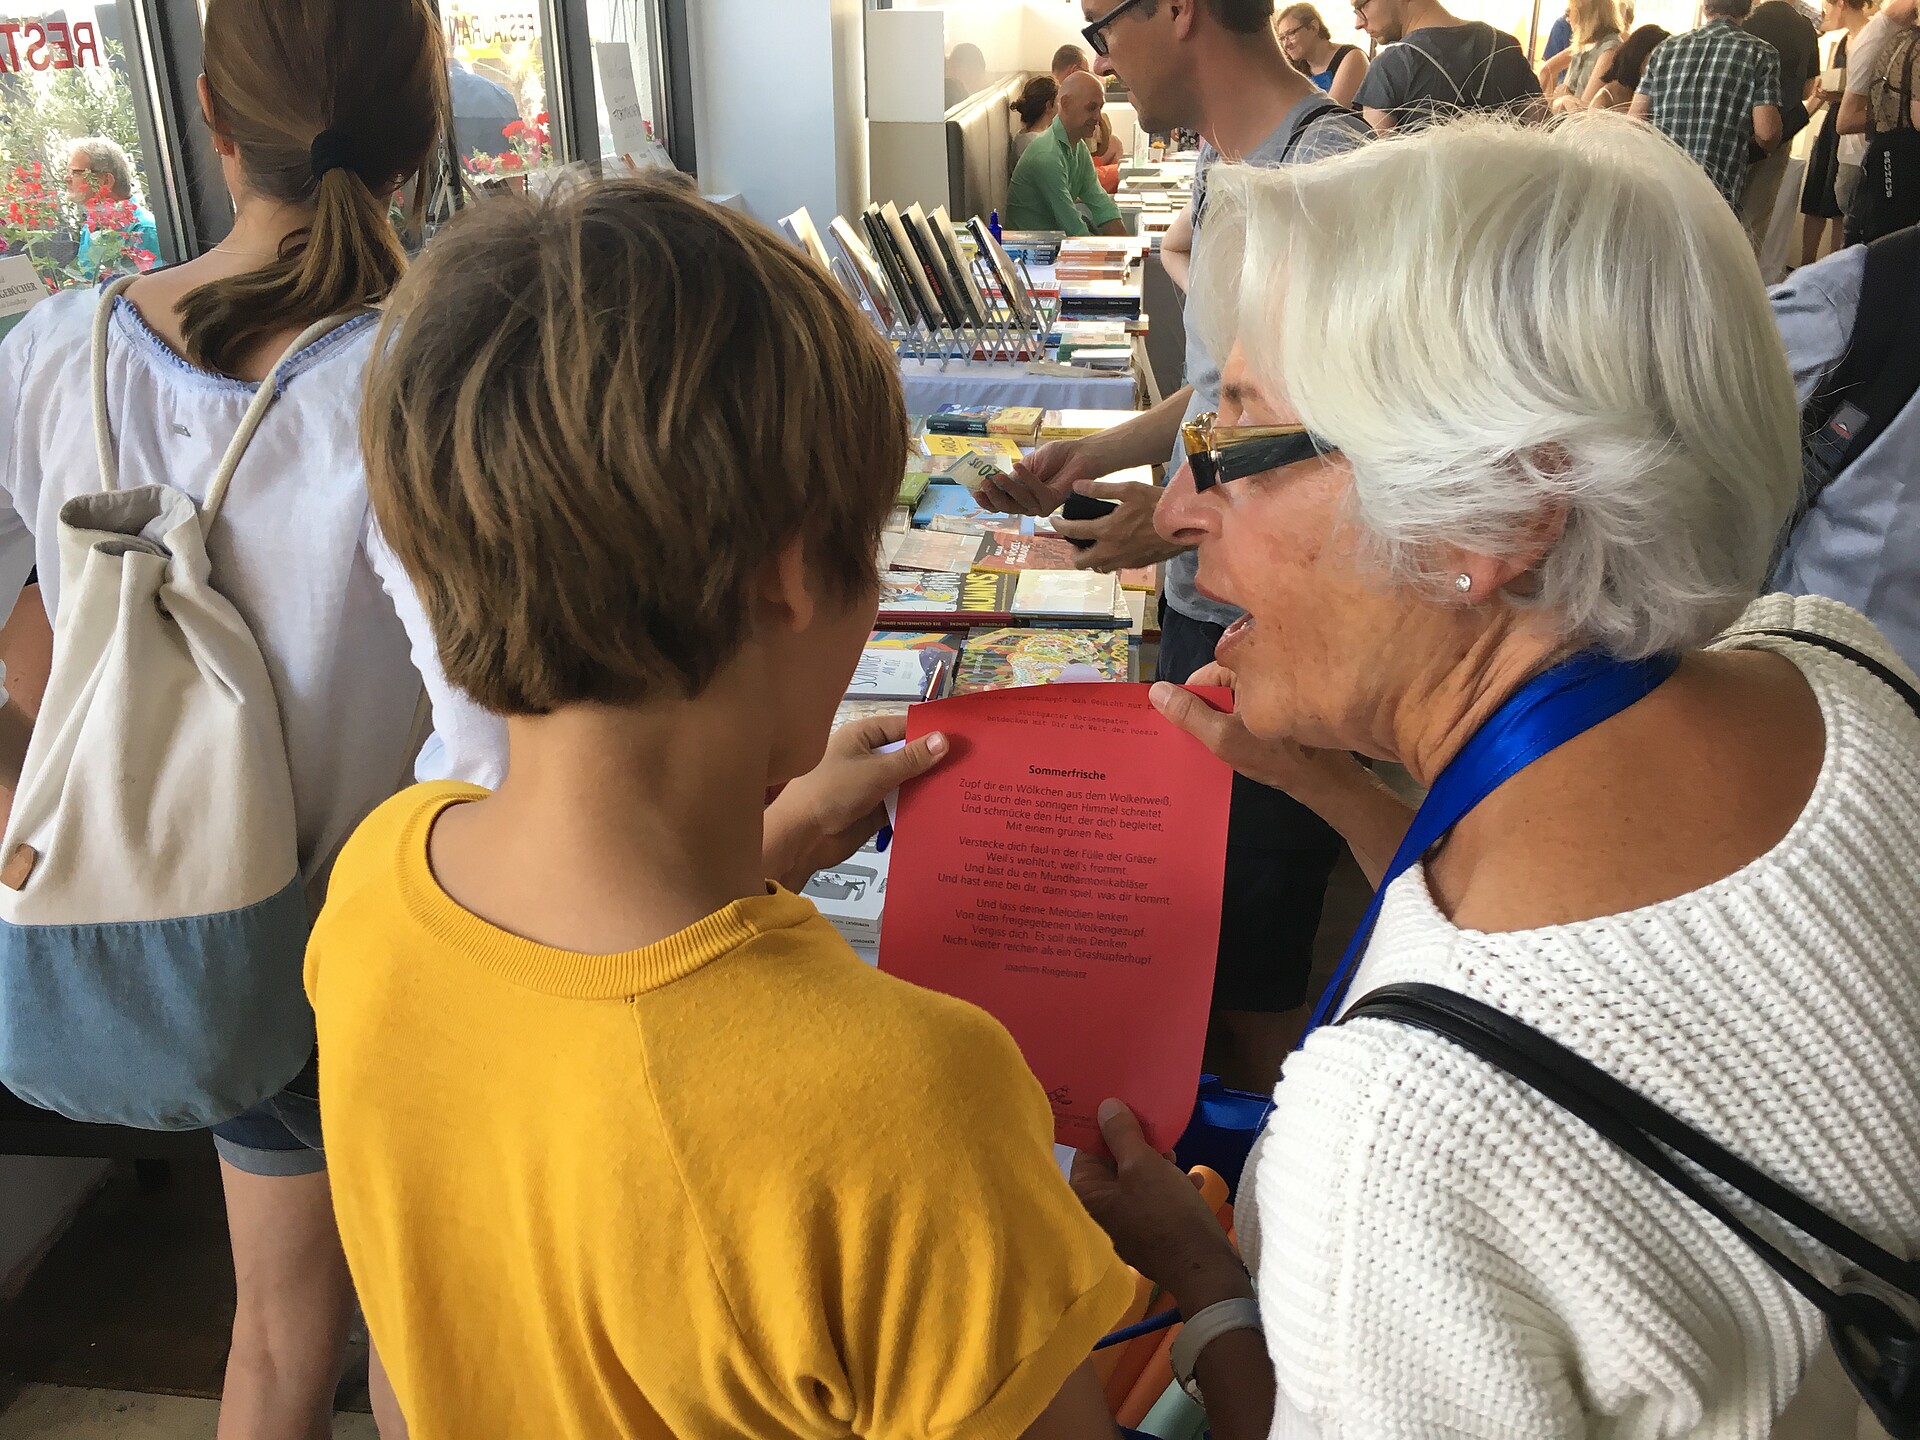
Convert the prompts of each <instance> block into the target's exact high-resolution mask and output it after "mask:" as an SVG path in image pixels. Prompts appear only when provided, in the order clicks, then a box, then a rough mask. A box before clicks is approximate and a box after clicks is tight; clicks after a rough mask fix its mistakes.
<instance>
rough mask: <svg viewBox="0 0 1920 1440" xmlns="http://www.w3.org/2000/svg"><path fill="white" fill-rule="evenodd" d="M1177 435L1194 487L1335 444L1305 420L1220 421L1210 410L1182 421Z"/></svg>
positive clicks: (1304, 457)
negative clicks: (1279, 422)
mask: <svg viewBox="0 0 1920 1440" xmlns="http://www.w3.org/2000/svg"><path fill="white" fill-rule="evenodd" d="M1180 440H1181V443H1182V444H1183V445H1184V446H1185V447H1186V451H1187V468H1188V469H1189V470H1191V471H1192V472H1193V488H1194V489H1195V490H1196V491H1198V490H1211V489H1212V488H1213V487H1214V486H1216V485H1224V484H1226V483H1227V482H1228V481H1229V480H1244V479H1245V478H1246V477H1247V476H1249V475H1259V474H1261V473H1263V472H1265V471H1268V470H1278V469H1279V468H1280V467H1281V466H1283V465H1297V464H1299V463H1300V462H1301V461H1302V460H1311V459H1313V457H1314V456H1316V455H1329V454H1332V453H1334V452H1335V451H1336V450H1337V449H1338V448H1339V447H1338V446H1335V445H1332V444H1329V443H1328V442H1327V441H1325V440H1322V439H1321V438H1320V437H1319V436H1317V435H1315V434H1314V433H1313V432H1312V431H1310V430H1308V429H1307V427H1306V426H1304V425H1222V424H1219V423H1218V421H1217V418H1216V417H1215V415H1214V413H1213V412H1212V411H1211V410H1209V411H1208V412H1207V413H1206V414H1204V415H1196V416H1195V417H1194V418H1193V419H1191V420H1189V421H1188V422H1187V423H1186V424H1184V425H1182V426H1181V427H1180Z"/></svg>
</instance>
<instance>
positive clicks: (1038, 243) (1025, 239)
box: [1000, 230, 1067, 265]
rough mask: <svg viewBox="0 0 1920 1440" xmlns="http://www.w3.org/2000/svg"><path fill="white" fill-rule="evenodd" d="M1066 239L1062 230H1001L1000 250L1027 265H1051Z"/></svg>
mask: <svg viewBox="0 0 1920 1440" xmlns="http://www.w3.org/2000/svg"><path fill="white" fill-rule="evenodd" d="M1066 239H1067V232H1066V231H1064V230H1002V231H1001V232H1000V248H1001V249H1002V250H1004V251H1006V252H1007V254H1009V255H1011V256H1012V257H1013V258H1014V259H1016V260H1024V261H1026V262H1027V264H1029V265H1051V264H1053V263H1054V261H1056V260H1058V259H1059V258H1060V247H1061V245H1062V244H1064V243H1065V242H1066Z"/></svg>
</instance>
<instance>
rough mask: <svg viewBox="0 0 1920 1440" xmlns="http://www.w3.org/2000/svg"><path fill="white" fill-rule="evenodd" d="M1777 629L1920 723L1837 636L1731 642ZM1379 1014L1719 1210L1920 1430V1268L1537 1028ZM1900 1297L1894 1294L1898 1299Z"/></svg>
mask: <svg viewBox="0 0 1920 1440" xmlns="http://www.w3.org/2000/svg"><path fill="white" fill-rule="evenodd" d="M1763 635H1764V636H1775V637H1778V638H1780V639H1785V640H1793V641H1796V642H1799V643H1802V644H1807V645H1817V646H1819V647H1820V648H1822V649H1825V650H1829V651H1832V652H1833V653H1834V654H1836V655H1840V656H1843V657H1844V658H1846V659H1848V660H1851V661H1852V662H1854V663H1855V664H1857V665H1859V666H1860V667H1862V668H1863V669H1865V670H1866V671H1868V672H1869V673H1870V674H1872V675H1874V676H1875V677H1876V678H1878V679H1880V680H1882V681H1884V682H1885V683H1886V684H1887V685H1889V686H1891V687H1892V688H1893V690H1894V691H1895V692H1896V693H1897V694H1899V695H1900V697H1901V698H1902V699H1903V700H1904V701H1905V702H1906V703H1907V705H1908V707H1909V708H1910V709H1912V711H1913V713H1914V718H1915V719H1916V720H1920V690H1916V689H1915V688H1914V686H1912V685H1911V684H1909V683H1908V682H1907V680H1906V679H1905V678H1904V677H1903V676H1901V675H1900V674H1899V673H1898V672H1896V671H1895V670H1894V669H1893V668H1892V667H1891V666H1888V665H1885V664H1883V663H1882V662H1880V661H1879V660H1876V659H1875V658H1874V657H1873V656H1871V655H1868V654H1866V653H1864V652H1863V651H1860V650H1857V649H1855V648H1854V647H1853V646H1851V645H1848V644H1847V643H1846V642H1844V641H1841V640H1835V639H1834V638H1833V637H1832V636H1829V635H1822V634H1819V633H1817V632H1815V631H1811V630H1793V629H1762V630H1751V631H1741V632H1736V633H1734V634H1732V635H1729V636H1727V637H1726V638H1728V639H1746V638H1751V637H1754V636H1763ZM1363 1018H1374V1019H1381V1020H1392V1021H1395V1022H1397V1023H1399V1024H1402V1025H1407V1026H1411V1027H1412V1028H1414V1029H1418V1030H1425V1031H1427V1032H1429V1033H1430V1034H1434V1035H1438V1036H1440V1037H1442V1038H1443V1039H1446V1040H1449V1041H1451V1042H1452V1043H1454V1044H1456V1045H1458V1046H1460V1047H1461V1048H1462V1049H1464V1050H1468V1051H1471V1052H1472V1053H1473V1054H1475V1055H1477V1056H1479V1057H1480V1058H1481V1059H1482V1060H1484V1061H1486V1062H1487V1063H1488V1064H1489V1065H1492V1066H1493V1067H1494V1068H1495V1069H1496V1070H1500V1071H1502V1072H1504V1073H1505V1074H1507V1075H1510V1076H1512V1077H1513V1078H1514V1079H1516V1080H1518V1081H1520V1082H1521V1083H1522V1084H1523V1085H1526V1086H1528V1087H1530V1088H1531V1089H1533V1090H1535V1091H1537V1092H1538V1093H1539V1094H1541V1095H1542V1096H1544V1097H1545V1098H1546V1099H1548V1100H1551V1101H1552V1102H1553V1103H1554V1104H1556V1105H1558V1106H1559V1107H1560V1108H1561V1109H1563V1110H1565V1111H1566V1112H1567V1113H1568V1114H1570V1115H1573V1116H1576V1117H1577V1118H1579V1119H1580V1120H1582V1121H1584V1122H1586V1124H1588V1125H1589V1126H1591V1127H1592V1128H1593V1129H1594V1130H1596V1131H1598V1132H1599V1133H1600V1134H1601V1135H1603V1136H1605V1137H1606V1138H1607V1139H1608V1140H1610V1141H1612V1142H1613V1143H1614V1144H1615V1145H1616V1146H1618V1147H1619V1148H1620V1149H1621V1150H1622V1151H1624V1152H1625V1153H1627V1154H1628V1155H1631V1156H1632V1157H1633V1158H1634V1159H1636V1160H1638V1161H1640V1163H1641V1164H1643V1165H1645V1166H1646V1167H1647V1168H1648V1169H1649V1170H1651V1171H1652V1172H1653V1173H1654V1174H1655V1175H1658V1176H1659V1177H1660V1178H1661V1179H1662V1180H1665V1181H1666V1182H1667V1183H1668V1184H1669V1185H1671V1186H1672V1187H1673V1188H1674V1189H1675V1190H1677V1191H1679V1192H1680V1193H1681V1194H1682V1195H1684V1196H1686V1197H1687V1199H1689V1200H1691V1201H1692V1202H1693V1203H1694V1204H1696V1205H1698V1206H1699V1207H1700V1208H1701V1209H1702V1210H1704V1211H1706V1212H1707V1213H1708V1214H1709V1215H1711V1216H1713V1217H1714V1218H1715V1219H1716V1220H1718V1221H1719V1222H1720V1223H1721V1224H1723V1225H1725V1226H1726V1227H1727V1228H1728V1229H1729V1230H1731V1231H1732V1232H1733V1233H1734V1234H1735V1235H1736V1236H1737V1237H1738V1238H1739V1239H1740V1240H1741V1241H1742V1242H1743V1243H1744V1244H1746V1245H1747V1246H1748V1248H1750V1249H1751V1250H1752V1251H1753V1252H1754V1253H1755V1254H1757V1255H1758V1256H1759V1257H1760V1258H1761V1259H1762V1260H1764V1261H1765V1262H1766V1263H1767V1265H1768V1266H1770V1267H1771V1268H1772V1269H1773V1271H1774V1273H1776V1274H1777V1275H1779V1276H1780V1278H1781V1279H1783V1280H1785V1281H1786V1282H1787V1283H1788V1284H1789V1285H1791V1286H1792V1287H1793V1288H1794V1289H1795V1290H1796V1291H1798V1292H1799V1294H1800V1295H1801V1296H1802V1297H1804V1298H1805V1299H1806V1300H1807V1302H1808V1303H1809V1304H1811V1305H1813V1306H1814V1307H1816V1308H1817V1309H1818V1310H1819V1311H1820V1312H1821V1313H1822V1314H1823V1315H1825V1316H1826V1319H1827V1333H1828V1335H1829V1337H1830V1338H1831V1340H1832V1342H1833V1348H1834V1353H1835V1355H1836V1356H1837V1357H1838V1359H1839V1361H1840V1365H1841V1368H1842V1369H1843V1370H1845V1371H1846V1374H1847V1377H1848V1379H1850V1380H1851V1381H1852V1382H1853V1385H1854V1388H1855V1390H1856V1391H1858V1392H1859V1394H1860V1397H1861V1399H1862V1400H1864V1401H1865V1402H1866V1404H1867V1407H1868V1408H1869V1409H1870V1410H1872V1411H1873V1413H1874V1417H1875V1418H1876V1419H1877V1420H1879V1422H1880V1423H1881V1425H1883V1426H1884V1427H1885V1428H1886V1430H1887V1432H1888V1434H1890V1435H1891V1436H1893V1437H1894V1440H1915V1437H1920V1323H1916V1317H1917V1316H1920V1265H1916V1264H1915V1263H1914V1262H1913V1261H1912V1260H1909V1259H1906V1258H1904V1257H1902V1256H1898V1255H1894V1254H1892V1253H1890V1252H1889V1251H1887V1250H1884V1249H1882V1248H1881V1247H1880V1246H1879V1245H1877V1244H1876V1243H1874V1242H1873V1241H1872V1240H1869V1239H1868V1238H1867V1237H1866V1236H1864V1235H1862V1234H1860V1233H1859V1232H1858V1231H1856V1230H1853V1229H1851V1228H1850V1227H1848V1226H1847V1225H1845V1224H1843V1223H1842V1222H1840V1221H1839V1220H1836V1219H1835V1218H1834V1217H1833V1216H1831V1215H1829V1214H1827V1212H1826V1211H1824V1210H1822V1209H1820V1208H1819V1207H1818V1206H1816V1205H1814V1204H1812V1203H1811V1202H1809V1201H1808V1200H1806V1199H1804V1198H1803V1197H1802V1196H1800V1195H1799V1194H1797V1193H1795V1192H1794V1191H1792V1190H1790V1189H1788V1188H1787V1187H1786V1186H1784V1185H1781V1184H1780V1183H1779V1182H1777V1181H1775V1180H1773V1179H1772V1178H1770V1177H1769V1176H1767V1175H1765V1174H1763V1173H1761V1172H1760V1171H1759V1170H1756V1169H1755V1168H1754V1167H1753V1166H1751V1165H1749V1164H1748V1163H1747V1162H1746V1161H1744V1160H1742V1159H1740V1157H1739V1156H1737V1155H1735V1154H1733V1153H1732V1152H1731V1151H1729V1150H1728V1149H1726V1147H1724V1146H1723V1145H1721V1144H1720V1143H1719V1142H1718V1141H1715V1140H1713V1139H1711V1138H1710V1137H1708V1136H1707V1135H1704V1134H1702V1133H1701V1132H1700V1131H1698V1130H1696V1129H1694V1127H1693V1126H1691V1125H1689V1124H1687V1123H1686V1121H1684V1120H1682V1119H1680V1118H1679V1117H1678V1116H1676V1115H1674V1114H1672V1113H1671V1112H1670V1111H1667V1110H1664V1109H1662V1108H1661V1107H1660V1106H1658V1105H1656V1104H1654V1103H1653V1102H1652V1101H1651V1100H1649V1099H1647V1098H1646V1097H1645V1096H1643V1095H1641V1094H1640V1093H1639V1092H1638V1091H1636V1090H1634V1089H1632V1088H1631V1087H1629V1086H1627V1085H1625V1084H1622V1083H1621V1082H1620V1081H1619V1080H1617V1079H1615V1078H1614V1077H1613V1076H1612V1075H1609V1074H1608V1073H1607V1072H1606V1071H1604V1070H1602V1069H1601V1068H1600V1067H1599V1066H1597V1065H1595V1064H1593V1063H1592V1062H1591V1061H1589V1060H1587V1059H1585V1058H1584V1057H1583V1056H1580V1055H1577V1054H1575V1053H1574V1052H1573V1051H1571V1050H1569V1049H1567V1048H1566V1047H1565V1046H1564V1045H1562V1044H1560V1043H1559V1042H1558V1041H1556V1040H1551V1039H1549V1038H1548V1037H1547V1036H1545V1035H1542V1034H1541V1033H1540V1032H1539V1031H1537V1030H1535V1029H1534V1028H1533V1027H1532V1026H1530V1025H1527V1024H1525V1023H1523V1022H1522V1021H1519V1020H1516V1019H1514V1018H1513V1017H1512V1016H1511V1015H1507V1014H1505V1013H1504V1012H1502V1011H1499V1010H1496V1009H1494V1008H1493V1007H1492V1006H1490V1005H1485V1004H1482V1003H1481V1002H1480V1001H1478V1000H1473V999H1469V998H1468V997H1467V996H1465V995H1460V994H1456V993H1455V992H1453V991H1451V990H1447V989H1445V988H1444V987H1441V986H1438V985H1424V984H1401V985H1386V986H1382V987H1381V988H1380V989H1378V990H1375V991H1373V992H1371V993H1370V994H1367V995H1365V996H1362V997H1361V998H1360V999H1359V1000H1357V1001H1355V1002H1354V1003H1353V1004H1352V1005H1351V1006H1349V1007H1348V1008H1347V1011H1346V1013H1345V1014H1344V1015H1343V1016H1341V1019H1340V1023H1341V1024H1345V1023H1346V1022H1347V1021H1349V1020H1355V1019H1363ZM1683 1160H1684V1161H1686V1162H1690V1164H1691V1165H1693V1166H1697V1167H1699V1169H1700V1170H1703V1171H1705V1172H1706V1173H1707V1174H1708V1175H1711V1176H1713V1177H1715V1178H1716V1179H1718V1180H1719V1181H1721V1182H1722V1183H1723V1184H1725V1185H1726V1186H1728V1187H1730V1188H1731V1189H1733V1190H1734V1191H1736V1192H1738V1193H1739V1194H1740V1195H1742V1196H1744V1197H1746V1198H1747V1199H1748V1200H1750V1201H1752V1202H1753V1203H1754V1204H1756V1205H1758V1206H1759V1207H1760V1208H1762V1209H1763V1210H1766V1211H1768V1212H1769V1213H1771V1214H1772V1215H1774V1216H1776V1217H1777V1218H1779V1219H1781V1220H1783V1221H1785V1222H1786V1223H1787V1224H1788V1225H1790V1226H1792V1227H1793V1228H1794V1229H1796V1230H1799V1231H1800V1232H1801V1233H1803V1234H1805V1235H1807V1236H1808V1237H1810V1238H1811V1239H1812V1240H1814V1241H1815V1242H1816V1243H1817V1244H1819V1245H1821V1246H1822V1247H1824V1248H1825V1249H1827V1250H1830V1251H1832V1252H1833V1253H1834V1254H1836V1255H1839V1256H1841V1257H1843V1258H1844V1259H1846V1260H1847V1261H1849V1262H1851V1263H1852V1264H1853V1265H1854V1266H1855V1267H1856V1268H1857V1269H1858V1270H1859V1271H1861V1272H1864V1274H1865V1275H1867V1276H1870V1277H1872V1282H1874V1283H1873V1285H1872V1286H1871V1288H1869V1286H1868V1285H1867V1284H1865V1283H1858V1284H1856V1283H1845V1282H1843V1284H1842V1286H1841V1288H1840V1289H1837V1290H1836V1289H1833V1288H1831V1287H1829V1286H1828V1285H1827V1284H1825V1283H1824V1282H1823V1281H1821V1280H1820V1279H1819V1278H1818V1277H1817V1276H1815V1275H1813V1274H1812V1273H1811V1272H1809V1271H1808V1270H1807V1269H1806V1268H1805V1267H1803V1266H1802V1265H1800V1264H1799V1263H1798V1262H1797V1261H1795V1260H1794V1259H1793V1258H1792V1257H1791V1256H1789V1255H1787V1254H1786V1253H1785V1252H1784V1251H1782V1250H1781V1249H1780V1248H1779V1247H1778V1246H1777V1245H1775V1244H1774V1243H1773V1242H1772V1241H1770V1240H1768V1239H1767V1238H1766V1237H1765V1236H1763V1235H1761V1234H1760V1233H1759V1232H1758V1231H1757V1230H1755V1229H1754V1228H1753V1227H1752V1226H1751V1225H1750V1224H1748V1223H1747V1221H1746V1220H1745V1219H1743V1218H1742V1217H1741V1216H1740V1215H1739V1214H1738V1213H1737V1212H1735V1211H1734V1210H1733V1209H1732V1208H1731V1207H1730V1206H1729V1205H1728V1204H1727V1203H1726V1202H1725V1201H1724V1200H1722V1199H1721V1197H1720V1196H1719V1195H1718V1194H1716V1193H1715V1192H1714V1191H1713V1190H1712V1189H1710V1188H1709V1187H1708V1186H1707V1185H1706V1184H1705V1183H1704V1182H1703V1181H1702V1180H1701V1179H1700V1178H1699V1176H1698V1175H1697V1174H1696V1173H1695V1172H1694V1170H1693V1169H1690V1168H1689V1166H1688V1164H1683V1163H1682V1161H1683ZM1889 1292H1891V1294H1892V1296H1893V1297H1894V1298H1893V1299H1891V1300H1890V1299H1889V1298H1888V1294H1889Z"/></svg>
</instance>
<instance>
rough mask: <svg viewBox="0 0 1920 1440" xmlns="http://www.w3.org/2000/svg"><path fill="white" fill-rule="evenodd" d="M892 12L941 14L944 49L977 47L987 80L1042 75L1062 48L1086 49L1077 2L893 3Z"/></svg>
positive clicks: (905, 0) (949, 0) (945, 0)
mask: <svg viewBox="0 0 1920 1440" xmlns="http://www.w3.org/2000/svg"><path fill="white" fill-rule="evenodd" d="M893 8H894V9H896V10H943V11H945V12H946V17H947V48H948V49H949V50H951V49H952V48H953V47H954V46H955V45H961V44H967V45H978V46H979V47H980V53H981V54H982V55H985V56H986V57H987V78H988V79H989V80H999V79H1001V78H1003V77H1004V76H1007V75H1010V74H1012V73H1013V72H1014V71H1016V70H1027V71H1032V72H1034V73H1036V74H1044V73H1045V72H1046V69H1047V66H1048V65H1049V64H1050V63H1051V62H1052V60H1053V52H1054V51H1055V50H1058V49H1059V48H1060V47H1061V46H1062V45H1078V46H1079V47H1080V48H1081V49H1082V50H1084V49H1086V48H1087V47H1086V42H1085V41H1084V40H1082V39H1081V38H1080V27H1081V26H1083V25H1085V24H1086V23H1087V22H1086V21H1085V20H1084V19H1082V18H1081V14H1080V6H1079V3H1078V0H893Z"/></svg>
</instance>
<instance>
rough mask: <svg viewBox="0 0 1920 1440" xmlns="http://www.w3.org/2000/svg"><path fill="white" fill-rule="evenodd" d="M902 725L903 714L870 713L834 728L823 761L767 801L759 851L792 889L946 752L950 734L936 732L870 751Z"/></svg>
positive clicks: (855, 839)
mask: <svg viewBox="0 0 1920 1440" xmlns="http://www.w3.org/2000/svg"><path fill="white" fill-rule="evenodd" d="M906 733H907V718H906V716H904V715H871V716H868V717H867V718H866V719H864V720H855V721H853V722H852V723H850V724H847V725H843V726H842V727H841V728H840V729H839V730H838V731H836V732H835V734H834V737H833V738H832V739H831V740H829V741H828V742H827V753H826V754H825V755H824V756H822V757H821V759H820V763H819V764H818V765H816V766H814V767H813V769H812V770H810V771H809V772H808V773H807V774H805V775H802V776H801V777H800V778H799V779H798V780H795V781H793V782H792V783H791V784H790V785H788V786H787V787H786V788H785V789H784V790H782V791H781V792H780V794H779V795H778V797H776V798H775V799H774V801H773V803H772V804H770V805H768V806H767V811H766V817H765V821H764V839H763V841H762V849H761V854H762V858H763V861H764V868H765V870H766V873H767V874H768V875H771V876H773V877H774V878H775V879H777V880H778V881H779V882H780V883H781V884H782V885H785V886H786V887H787V888H788V889H789V890H795V891H797V890H799V889H800V887H801V886H803V885H805V884H806V883H807V877H808V876H810V875H812V874H813V872H814V871H816V870H820V869H824V868H825V867H826V866H829V865H838V864H839V863H840V862H841V861H842V860H845V859H846V858H847V857H848V856H849V855H851V854H853V852H854V851H856V850H858V849H859V848H860V847H861V846H862V845H864V844H866V843H867V841H868V840H869V839H870V838H871V837H872V836H873V834H874V833H875V832H876V831H877V830H879V828H880V827H881V826H882V825H884V824H886V823H887V812H886V808H885V805H884V802H885V800H886V798H887V795H888V793H889V792H890V791H894V790H897V789H899V788H900V785H901V783H902V782H903V781H907V780H911V779H913V778H914V777H915V776H916V775H924V774H925V773H926V772H927V771H929V770H931V769H932V768H933V767H934V766H935V765H937V764H938V763H939V762H940V760H941V758H942V757H943V756H944V755H945V754H946V753H947V737H946V736H944V735H941V734H939V733H937V732H936V733H935V734H932V735H922V736H921V737H920V738H919V739H918V740H915V741H913V742H912V743H911V744H909V745H907V746H905V747H904V748H903V749H900V750H896V751H894V752H892V753H890V754H886V755H880V754H876V753H875V752H876V751H877V750H878V749H879V748H880V747H881V746H882V745H890V744H892V743H893V742H894V741H896V740H899V739H900V738H901V737H902V736H904V735H905V734H906Z"/></svg>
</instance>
